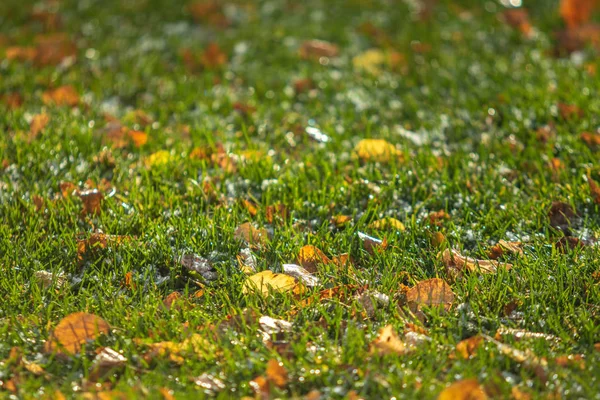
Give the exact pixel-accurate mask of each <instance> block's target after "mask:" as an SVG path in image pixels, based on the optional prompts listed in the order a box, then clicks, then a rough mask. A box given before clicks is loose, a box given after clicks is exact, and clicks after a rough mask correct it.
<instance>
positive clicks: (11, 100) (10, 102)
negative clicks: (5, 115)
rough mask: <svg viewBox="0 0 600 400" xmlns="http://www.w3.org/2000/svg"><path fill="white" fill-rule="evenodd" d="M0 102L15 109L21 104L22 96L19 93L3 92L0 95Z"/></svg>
mask: <svg viewBox="0 0 600 400" xmlns="http://www.w3.org/2000/svg"><path fill="white" fill-rule="evenodd" d="M0 103H2V104H4V105H5V106H6V107H7V108H8V109H10V110H16V109H17V108H20V107H21V106H22V105H23V97H22V96H21V95H20V94H19V93H15V92H13V93H4V94H2V95H0Z"/></svg>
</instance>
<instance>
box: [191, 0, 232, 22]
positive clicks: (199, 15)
mask: <svg viewBox="0 0 600 400" xmlns="http://www.w3.org/2000/svg"><path fill="white" fill-rule="evenodd" d="M187 9H188V11H189V13H190V14H191V15H192V18H193V19H194V20H195V21H196V22H201V23H206V24H209V25H213V26H218V27H221V28H226V27H228V26H229V25H230V21H229V20H228V19H227V17H226V16H225V14H224V13H223V6H222V4H221V3H220V2H219V1H211V0H209V1H196V2H193V3H191V4H189V5H188V6H187Z"/></svg>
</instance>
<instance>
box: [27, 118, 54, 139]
mask: <svg viewBox="0 0 600 400" xmlns="http://www.w3.org/2000/svg"><path fill="white" fill-rule="evenodd" d="M48 122H50V117H49V116H48V114H46V113H41V114H36V115H34V116H33V118H32V119H31V123H30V124H29V138H30V139H35V138H36V137H37V136H38V135H39V134H40V132H42V131H43V130H44V128H45V127H46V125H48Z"/></svg>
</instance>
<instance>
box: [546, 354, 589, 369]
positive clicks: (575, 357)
mask: <svg viewBox="0 0 600 400" xmlns="http://www.w3.org/2000/svg"><path fill="white" fill-rule="evenodd" d="M554 362H555V363H556V365H558V366H561V367H564V368H569V367H575V368H578V369H581V370H583V369H585V356H584V355H583V354H569V355H566V356H559V357H556V358H555V359H554Z"/></svg>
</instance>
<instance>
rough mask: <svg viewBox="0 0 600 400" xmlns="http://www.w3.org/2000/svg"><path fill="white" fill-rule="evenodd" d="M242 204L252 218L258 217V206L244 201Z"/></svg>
mask: <svg viewBox="0 0 600 400" xmlns="http://www.w3.org/2000/svg"><path fill="white" fill-rule="evenodd" d="M242 204H243V205H244V208H245V209H246V210H247V211H248V213H249V214H250V215H251V216H252V217H256V214H258V207H256V205H255V204H254V203H253V202H252V201H250V200H243V201H242Z"/></svg>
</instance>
